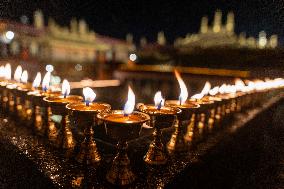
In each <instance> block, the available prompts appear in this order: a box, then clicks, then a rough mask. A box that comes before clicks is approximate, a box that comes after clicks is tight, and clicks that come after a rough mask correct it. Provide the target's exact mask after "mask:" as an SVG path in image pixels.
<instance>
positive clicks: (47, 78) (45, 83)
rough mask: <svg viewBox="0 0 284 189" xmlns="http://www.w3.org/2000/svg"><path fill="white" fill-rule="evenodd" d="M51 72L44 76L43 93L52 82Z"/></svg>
mask: <svg viewBox="0 0 284 189" xmlns="http://www.w3.org/2000/svg"><path fill="white" fill-rule="evenodd" d="M50 76H51V74H50V72H46V74H45V75H44V77H43V79H42V84H41V86H42V90H43V91H45V92H46V91H47V89H48V88H49V82H50Z"/></svg>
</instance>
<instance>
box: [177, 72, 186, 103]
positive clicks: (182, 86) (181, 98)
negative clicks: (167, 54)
mask: <svg viewBox="0 0 284 189" xmlns="http://www.w3.org/2000/svg"><path fill="white" fill-rule="evenodd" d="M174 73H175V76H176V78H177V80H178V84H179V87H180V95H179V101H180V104H184V102H185V101H186V100H187V98H188V91H187V88H186V85H185V83H184V81H183V80H182V78H181V76H180V73H179V72H178V71H177V70H174Z"/></svg>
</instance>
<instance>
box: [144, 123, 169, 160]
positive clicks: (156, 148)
mask: <svg viewBox="0 0 284 189" xmlns="http://www.w3.org/2000/svg"><path fill="white" fill-rule="evenodd" d="M153 135H154V140H153V141H152V142H151V144H150V146H149V149H148V152H147V153H146V155H145V157H144V161H145V162H146V163H147V164H150V165H163V164H166V163H167V156H166V154H165V150H164V145H163V143H162V141H161V130H160V129H157V128H156V129H155V131H154V133H153Z"/></svg>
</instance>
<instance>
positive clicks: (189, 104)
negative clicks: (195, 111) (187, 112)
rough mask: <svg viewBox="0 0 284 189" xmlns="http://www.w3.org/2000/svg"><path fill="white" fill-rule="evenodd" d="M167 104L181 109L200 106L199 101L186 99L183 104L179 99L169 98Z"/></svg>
mask: <svg viewBox="0 0 284 189" xmlns="http://www.w3.org/2000/svg"><path fill="white" fill-rule="evenodd" d="M166 105H169V106H171V107H175V108H180V109H186V108H198V107H199V105H198V103H197V102H195V101H189V100H187V101H185V103H183V104H180V101H179V100H167V101H166Z"/></svg>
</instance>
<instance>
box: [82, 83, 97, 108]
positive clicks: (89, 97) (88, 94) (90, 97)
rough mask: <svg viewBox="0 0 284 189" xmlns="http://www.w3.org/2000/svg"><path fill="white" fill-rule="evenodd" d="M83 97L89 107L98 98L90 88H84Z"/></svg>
mask: <svg viewBox="0 0 284 189" xmlns="http://www.w3.org/2000/svg"><path fill="white" fill-rule="evenodd" d="M83 95H84V98H85V102H86V105H87V106H89V104H90V103H91V102H93V101H94V100H95V98H96V96H97V95H96V93H95V92H94V91H93V90H92V89H91V88H90V87H84V88H83Z"/></svg>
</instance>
